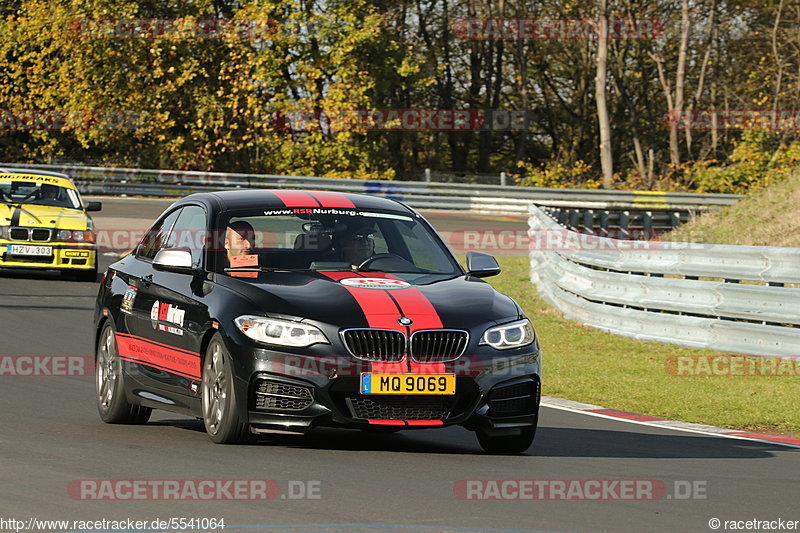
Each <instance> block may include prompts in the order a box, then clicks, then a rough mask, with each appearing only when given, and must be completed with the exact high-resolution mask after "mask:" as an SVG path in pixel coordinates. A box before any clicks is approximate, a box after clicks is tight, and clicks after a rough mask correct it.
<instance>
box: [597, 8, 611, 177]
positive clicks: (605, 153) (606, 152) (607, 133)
mask: <svg viewBox="0 0 800 533" xmlns="http://www.w3.org/2000/svg"><path fill="white" fill-rule="evenodd" d="M607 5H608V2H607V0H599V7H600V28H601V31H600V36H599V38H598V39H597V74H596V76H595V86H594V88H595V100H596V102H597V121H598V124H599V128H600V166H601V168H602V171H603V188H604V189H610V188H611V187H612V186H613V180H614V161H613V158H612V153H611V124H610V122H609V118H608V105H607V103H606V79H607V76H606V72H607V63H608V18H607V17H606V16H607V11H608V10H607Z"/></svg>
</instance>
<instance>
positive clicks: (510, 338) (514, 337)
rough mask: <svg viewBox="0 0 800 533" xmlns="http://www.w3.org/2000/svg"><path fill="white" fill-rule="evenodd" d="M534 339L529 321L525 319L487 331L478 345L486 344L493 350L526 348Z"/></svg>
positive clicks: (534, 333)
mask: <svg viewBox="0 0 800 533" xmlns="http://www.w3.org/2000/svg"><path fill="white" fill-rule="evenodd" d="M535 338H536V332H535V331H534V330H533V325H532V324H531V321H530V320H528V319H527V318H526V319H525V320H519V321H517V322H512V323H510V324H505V325H503V326H494V327H491V328H489V329H487V330H486V331H485V332H484V334H483V337H481V341H480V342H479V343H478V344H483V345H486V344H488V345H489V346H491V347H492V348H494V349H495V350H509V349H511V348H519V347H520V346H527V345H528V344H530V343H532V342H533V340H534V339H535Z"/></svg>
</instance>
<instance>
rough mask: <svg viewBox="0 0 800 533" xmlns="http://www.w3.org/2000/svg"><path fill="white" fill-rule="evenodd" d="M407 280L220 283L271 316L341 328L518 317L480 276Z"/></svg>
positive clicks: (327, 277)
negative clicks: (387, 284) (385, 285)
mask: <svg viewBox="0 0 800 533" xmlns="http://www.w3.org/2000/svg"><path fill="white" fill-rule="evenodd" d="M409 278H410V277H409V276H404V278H400V279H402V280H403V281H406V282H407V284H408V286H407V287H406V288H395V289H382V288H365V287H364V286H363V285H367V286H369V285H370V284H369V282H363V281H359V280H365V279H378V280H391V279H397V278H396V277H395V276H392V275H390V274H381V273H373V272H369V273H364V274H363V276H359V275H357V274H353V273H344V272H330V273H318V272H308V273H301V272H266V273H262V274H260V275H259V277H258V279H253V280H247V281H244V280H242V279H239V278H231V277H228V276H219V278H218V279H219V281H220V282H221V283H223V284H225V285H228V286H229V288H231V289H232V290H235V291H237V292H239V293H241V294H242V295H244V296H246V297H247V298H248V299H249V300H251V301H252V302H253V303H254V304H255V305H256V306H257V307H258V308H260V309H261V310H262V311H263V312H264V313H266V314H269V315H271V316H287V317H298V318H305V319H310V320H313V321H317V322H322V323H326V324H332V325H335V326H339V327H343V328H347V327H368V326H369V327H383V328H391V329H395V328H397V327H398V324H399V323H398V320H399V319H400V318H401V317H406V318H408V319H411V320H412V326H411V327H412V328H413V329H428V328H439V327H443V328H454V329H470V328H472V327H475V326H479V325H482V324H486V323H490V322H500V321H505V320H510V319H514V318H516V317H518V316H519V308H518V307H517V305H516V304H515V303H514V301H513V300H512V299H511V298H509V297H508V296H505V295H504V294H501V293H499V292H497V291H496V290H495V289H494V288H493V287H492V286H491V285H489V284H488V283H486V282H485V281H483V280H480V279H478V278H474V277H469V276H463V275H462V276H456V277H450V278H446V279H437V280H431V278H432V277H431V276H426V277H425V279H423V278H420V279H417V280H414V279H409ZM347 280H349V281H347ZM343 281H344V283H343ZM393 283H394V282H393ZM401 284H402V283H401ZM349 285H362V286H361V287H359V286H349ZM376 285H378V284H376Z"/></svg>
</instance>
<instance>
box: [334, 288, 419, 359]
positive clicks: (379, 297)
mask: <svg viewBox="0 0 800 533" xmlns="http://www.w3.org/2000/svg"><path fill="white" fill-rule="evenodd" d="M320 274H322V275H324V276H327V277H328V278H330V279H332V280H334V281H341V280H343V279H348V278H359V277H363V276H359V275H358V274H355V273H353V272H320ZM342 287H344V288H345V289H347V292H349V293H350V295H351V296H352V297H353V299H354V300H355V301H356V303H358V305H359V307H361V310H362V311H363V312H364V316H366V317H367V324H368V325H369V327H371V328H378V329H393V330H395V331H400V332H403V333H405V332H406V330H405V328H404V327H403V326H401V325H400V324H399V323H398V322H397V318H398V315H399V314H400V311H399V310H398V309H397V304H395V302H394V300H392V298H391V297H390V296H389V294H388V293H387V291H383V290H376V289H359V288H357V287H348V286H346V285H342ZM370 370H371V371H372V372H405V371H406V364H405V362H403V361H401V362H399V363H376V362H372V363H370Z"/></svg>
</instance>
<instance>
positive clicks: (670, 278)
mask: <svg viewBox="0 0 800 533" xmlns="http://www.w3.org/2000/svg"><path fill="white" fill-rule="evenodd" d="M529 227H530V234H531V242H544V241H545V239H542V238H541V237H537V236H536V234H537V233H539V232H545V233H547V232H553V231H556V232H559V233H562V234H563V233H566V234H567V237H566V238H564V237H563V235H562V238H561V239H559V242H560V243H563V246H561V247H560V248H559V249H545V247H541V246H532V247H531V251H530V263H531V271H530V274H531V280H532V282H533V283H535V284H536V286H537V288H538V290H539V293H540V295H541V296H542V297H543V298H544V299H545V300H546V301H548V302H549V303H550V304H551V305H553V306H555V307H556V308H558V309H559V310H561V311H562V312H563V313H564V314H565V315H566V316H567V317H569V318H572V319H574V320H579V321H580V322H582V323H584V324H586V325H589V326H592V327H595V328H598V329H602V330H606V331H609V332H612V333H616V334H620V335H626V336H630V337H635V338H637V339H643V340H658V341H661V342H668V343H673V344H681V345H685V346H692V347H706V348H713V349H717V350H722V351H729V352H738V353H747V354H753V355H784V356H786V355H794V356H797V355H800V288H796V287H791V286H788V285H795V284H800V248H778V247H767V246H729V245H709V244H694V243H677V242H676V243H671V242H653V241H651V242H636V241H619V240H615V239H607V238H603V237H596V236H588V235H579V234H577V233H575V232H570V231H568V230H566V229H564V228H563V227H562V226H560V225H559V224H557V223H556V222H555V221H554V220H553V219H552V218H551V217H550V216H549V215H547V214H546V213H545V212H544V211H542V210H541V209H539V208H537V207H536V206H535V205H532V206H531V207H530V219H529ZM742 282H744V283H742ZM754 282H761V284H756V283H754Z"/></svg>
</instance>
